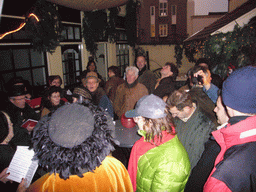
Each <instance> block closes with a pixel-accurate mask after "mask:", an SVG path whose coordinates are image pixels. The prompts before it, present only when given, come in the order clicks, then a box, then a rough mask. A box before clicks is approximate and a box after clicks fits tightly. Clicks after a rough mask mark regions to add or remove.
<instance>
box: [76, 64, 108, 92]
mask: <svg viewBox="0 0 256 192" xmlns="http://www.w3.org/2000/svg"><path fill="white" fill-rule="evenodd" d="M89 72H95V73H97V76H98V78H99V79H100V84H99V85H100V87H104V86H105V81H104V80H103V78H102V76H101V75H100V74H99V73H98V71H97V66H96V63H95V61H93V60H90V61H89V62H88V63H87V67H86V70H84V71H83V72H82V73H81V76H80V79H81V80H82V79H84V78H86V77H87V74H88V73H89Z"/></svg>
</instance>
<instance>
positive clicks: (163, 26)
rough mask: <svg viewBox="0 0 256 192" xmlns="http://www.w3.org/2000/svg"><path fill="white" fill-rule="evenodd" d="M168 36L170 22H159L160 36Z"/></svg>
mask: <svg viewBox="0 0 256 192" xmlns="http://www.w3.org/2000/svg"><path fill="white" fill-rule="evenodd" d="M162 31H163V33H162ZM167 36H168V24H159V37H167Z"/></svg>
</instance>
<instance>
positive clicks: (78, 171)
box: [32, 103, 119, 179]
mask: <svg viewBox="0 0 256 192" xmlns="http://www.w3.org/2000/svg"><path fill="white" fill-rule="evenodd" d="M110 126H113V124H111V123H109V122H108V121H107V115H106V113H105V111H104V110H102V109H101V108H98V107H96V106H94V105H92V104H87V106H85V105H82V104H76V103H74V104H69V105H64V106H62V107H60V108H59V109H57V110H56V111H55V112H54V113H52V114H50V115H49V116H45V117H43V118H42V119H41V120H40V121H39V122H38V124H37V125H36V127H35V128H34V135H33V138H32V143H33V147H34V150H35V154H36V157H37V158H38V159H39V164H40V165H41V166H43V167H45V168H47V170H48V172H50V173H59V176H60V178H63V179H68V178H69V176H70V175H78V176H80V177H83V176H82V174H83V173H86V172H89V171H91V172H92V171H93V170H94V169H95V168H96V167H98V166H100V165H101V162H102V161H103V160H104V159H105V157H106V156H107V155H109V153H110V152H111V151H113V150H114V145H115V144H117V145H118V144H119V142H118V141H115V140H114V139H113V138H112V136H111V130H113V127H110Z"/></svg>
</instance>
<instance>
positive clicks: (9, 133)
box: [0, 111, 25, 192]
mask: <svg viewBox="0 0 256 192" xmlns="http://www.w3.org/2000/svg"><path fill="white" fill-rule="evenodd" d="M13 136H14V133H13V124H12V122H11V120H10V117H9V116H8V115H7V114H6V113H5V112H3V111H1V112H0V189H6V191H9V192H13V191H18V192H21V191H25V188H24V186H25V180H23V182H22V183H21V184H18V183H16V182H12V181H10V180H9V179H8V178H7V177H8V176H9V173H8V172H7V169H8V166H9V164H10V162H11V160H12V158H13V155H14V153H15V147H14V146H12V145H11V144H10V140H11V139H12V138H13Z"/></svg>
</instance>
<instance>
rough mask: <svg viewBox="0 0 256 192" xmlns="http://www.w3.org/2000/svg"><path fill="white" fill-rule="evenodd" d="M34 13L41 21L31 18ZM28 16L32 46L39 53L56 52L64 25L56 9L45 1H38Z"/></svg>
mask: <svg viewBox="0 0 256 192" xmlns="http://www.w3.org/2000/svg"><path fill="white" fill-rule="evenodd" d="M30 13H34V14H35V15H36V16H37V17H38V18H39V21H38V22H37V21H36V20H35V18H33V17H29V14H30ZM29 14H28V15H27V16H26V32H28V34H29V36H30V39H31V43H32V46H33V48H34V49H35V50H37V51H39V52H44V51H46V52H50V53H51V54H52V53H53V52H54V51H55V49H56V47H57V46H59V43H60V40H61V31H62V24H61V19H60V16H59V14H58V11H57V10H56V7H55V6H54V5H53V4H52V3H49V2H46V1H45V0H38V1H37V2H36V3H35V5H34V6H33V7H32V8H31V10H30V11H29Z"/></svg>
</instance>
